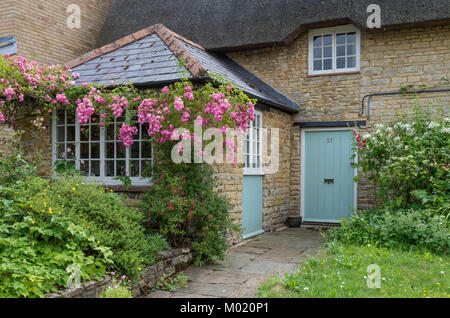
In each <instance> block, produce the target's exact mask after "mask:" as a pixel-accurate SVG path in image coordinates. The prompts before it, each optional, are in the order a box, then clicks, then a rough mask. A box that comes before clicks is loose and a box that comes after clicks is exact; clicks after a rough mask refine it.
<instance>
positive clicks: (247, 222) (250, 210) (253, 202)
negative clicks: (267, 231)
mask: <svg viewBox="0 0 450 318" xmlns="http://www.w3.org/2000/svg"><path fill="white" fill-rule="evenodd" d="M262 178H263V177H262V176H261V175H244V180H243V189H242V209H243V210H242V237H243V238H244V239H247V238H250V237H252V236H255V235H258V234H261V233H263V232H264V230H263V219H262V205H263V203H262V186H263V184H262V182H263V181H262Z"/></svg>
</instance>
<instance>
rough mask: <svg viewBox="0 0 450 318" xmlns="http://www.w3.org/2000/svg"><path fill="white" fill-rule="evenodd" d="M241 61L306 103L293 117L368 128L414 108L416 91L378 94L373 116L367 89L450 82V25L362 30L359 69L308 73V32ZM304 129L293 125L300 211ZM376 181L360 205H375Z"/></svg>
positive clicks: (436, 97) (432, 98) (361, 190)
mask: <svg viewBox="0 0 450 318" xmlns="http://www.w3.org/2000/svg"><path fill="white" fill-rule="evenodd" d="M229 56H230V57H231V58H232V59H234V60H235V61H236V62H237V63H239V64H241V65H242V66H244V67H245V68H247V69H248V70H249V71H250V72H252V73H253V74H255V75H256V76H258V77H259V78H261V79H262V80H264V81H265V82H266V83H268V84H269V85H271V86H273V87H275V88H276V89H278V90H279V91H281V92H282V93H284V94H286V95H287V96H289V97H290V98H291V99H293V100H294V101H296V102H297V103H298V104H299V105H300V107H301V108H300V112H299V113H298V114H297V115H295V116H294V118H293V121H294V122H295V121H297V122H305V121H308V122H311V121H348V120H349V121H354V120H367V127H366V129H367V130H368V131H370V130H371V128H372V127H373V126H374V124H375V123H378V122H381V121H383V120H392V119H394V118H395V114H398V113H399V112H403V111H405V110H406V111H407V110H411V109H412V107H413V105H414V99H413V98H412V97H411V96H410V95H400V96H386V97H375V98H372V107H371V113H372V116H371V118H370V119H367V118H366V117H365V116H363V117H360V116H359V113H360V111H361V100H362V98H363V96H364V95H366V94H370V93H375V92H389V91H399V90H400V88H401V87H405V86H407V85H409V84H412V85H416V86H418V85H426V86H427V87H426V88H428V89H432V88H443V87H446V88H449V85H442V84H441V78H442V77H446V78H450V26H434V27H423V28H409V29H404V30H397V31H395V30H392V31H382V30H381V31H372V32H366V31H362V32H361V70H360V72H356V73H353V74H339V75H320V76H309V75H308V35H307V34H303V35H301V36H299V37H298V38H297V39H296V40H295V41H294V42H293V43H292V44H290V45H289V46H274V47H269V48H264V49H254V50H248V51H239V52H232V53H229ZM420 99H421V100H422V102H425V103H427V104H435V105H436V104H439V105H445V106H447V108H448V106H449V105H450V94H449V93H448V92H447V93H434V94H423V95H420ZM300 133H301V129H300V128H298V127H292V134H291V176H290V178H291V188H290V193H291V195H290V208H289V210H290V213H291V214H293V215H298V214H299V211H300ZM371 189H372V186H370V185H369V184H368V183H367V181H366V180H362V181H361V183H360V184H359V185H358V208H359V209H365V208H368V207H371V206H372V205H373V198H372V194H371V193H372V191H371Z"/></svg>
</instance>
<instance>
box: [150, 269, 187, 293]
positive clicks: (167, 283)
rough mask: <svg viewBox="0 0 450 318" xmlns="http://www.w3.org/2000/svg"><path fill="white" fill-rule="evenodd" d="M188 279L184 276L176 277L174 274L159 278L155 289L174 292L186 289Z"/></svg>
mask: <svg viewBox="0 0 450 318" xmlns="http://www.w3.org/2000/svg"><path fill="white" fill-rule="evenodd" d="M188 279H189V277H188V276H185V275H183V274H177V275H174V273H169V274H166V275H163V276H162V277H160V278H159V280H158V281H157V283H156V285H155V287H154V289H155V290H167V291H174V290H177V289H178V288H183V287H186V286H187V281H188Z"/></svg>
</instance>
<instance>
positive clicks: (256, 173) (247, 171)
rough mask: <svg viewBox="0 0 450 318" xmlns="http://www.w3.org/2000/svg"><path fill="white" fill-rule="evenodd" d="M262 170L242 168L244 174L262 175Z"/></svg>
mask: <svg viewBox="0 0 450 318" xmlns="http://www.w3.org/2000/svg"><path fill="white" fill-rule="evenodd" d="M263 175H264V172H262V170H261V169H255V170H246V169H245V168H244V176H263Z"/></svg>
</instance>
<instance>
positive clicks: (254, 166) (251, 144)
mask: <svg viewBox="0 0 450 318" xmlns="http://www.w3.org/2000/svg"><path fill="white" fill-rule="evenodd" d="M261 173H262V113H261V112H260V111H256V110H255V120H254V121H250V122H249V124H248V130H247V132H246V134H245V136H244V174H261Z"/></svg>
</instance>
